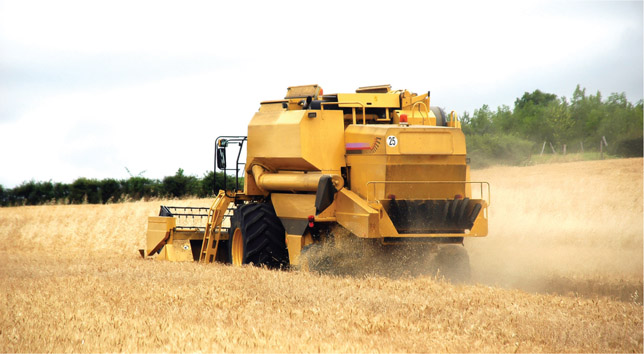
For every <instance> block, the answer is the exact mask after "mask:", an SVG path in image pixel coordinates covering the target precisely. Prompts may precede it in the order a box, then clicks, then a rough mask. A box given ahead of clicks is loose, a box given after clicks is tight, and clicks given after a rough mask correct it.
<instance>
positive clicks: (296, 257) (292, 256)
mask: <svg viewBox="0 0 644 354" xmlns="http://www.w3.org/2000/svg"><path fill="white" fill-rule="evenodd" d="M303 240H304V237H302V236H299V235H289V234H286V247H287V248H288V259H289V262H290V264H291V265H299V264H300V253H301V251H302V246H303Z"/></svg>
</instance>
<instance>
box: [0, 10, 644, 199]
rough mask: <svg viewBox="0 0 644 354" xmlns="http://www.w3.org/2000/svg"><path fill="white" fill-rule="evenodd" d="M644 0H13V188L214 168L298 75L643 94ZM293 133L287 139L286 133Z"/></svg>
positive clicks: (1, 160) (474, 97)
mask: <svg viewBox="0 0 644 354" xmlns="http://www.w3.org/2000/svg"><path fill="white" fill-rule="evenodd" d="M642 17H643V10H642V2H641V1H636V2H618V1H609V2H598V1H590V2H588V1H574V2H572V1H567V2H523V1H511V2H491V1H471V2H470V1H368V2H367V1H365V2H350V1H326V0H325V1H316V2H307V1H221V2H219V1H175V2H168V1H133V0H129V1H114V0H111V1H87V0H83V1H24V0H16V1H2V0H0V137H1V138H0V184H2V185H3V186H5V187H9V188H11V187H14V186H16V185H18V184H20V183H22V182H24V181H29V180H31V179H34V180H36V181H48V180H52V181H54V182H72V181H73V180H74V179H76V178H78V177H89V178H99V179H101V178H128V177H129V175H128V173H127V171H126V170H125V168H126V167H127V168H128V169H129V170H130V171H131V172H132V173H133V174H134V175H137V174H140V173H141V174H142V175H143V176H145V177H148V178H162V177H164V176H168V175H173V174H174V173H175V172H176V171H177V169H178V168H183V169H184V170H185V171H186V173H188V174H193V175H197V176H203V174H204V173H206V172H207V171H208V170H210V169H212V160H213V143H214V139H215V138H216V137H217V136H219V135H245V134H246V126H247V124H248V121H249V120H250V119H251V117H252V115H253V114H254V112H255V111H256V110H257V109H258V107H259V102H260V101H262V100H269V99H281V98H283V97H284V94H285V92H286V88H287V87H288V86H291V85H304V84H314V83H315V84H319V85H321V86H322V87H323V88H324V92H325V93H335V92H353V91H354V90H355V89H356V88H357V87H359V86H366V85H376V84H384V83H389V84H391V85H392V86H393V87H394V88H396V89H403V88H407V89H409V90H411V91H413V92H419V93H422V92H426V91H428V90H429V91H431V93H432V104H433V105H439V106H443V107H445V108H447V109H453V110H456V111H457V112H459V113H460V114H462V113H463V112H464V111H468V112H470V113H472V111H473V110H474V109H477V108H480V107H481V106H482V105H483V104H488V105H490V106H491V107H492V108H496V107H497V106H500V105H504V104H505V105H508V106H510V107H512V105H513V102H514V100H515V99H516V98H517V97H519V96H521V95H522V94H523V93H524V92H526V91H528V92H531V91H534V90H535V89H540V90H542V91H546V92H550V93H555V94H557V95H559V96H566V97H571V96H572V92H573V90H574V89H575V86H576V85H577V84H580V85H581V86H582V87H585V88H587V90H588V92H592V93H594V92H596V91H597V90H599V91H601V92H602V94H603V95H604V97H607V96H608V95H609V94H610V93H612V92H625V93H626V95H627V97H628V99H629V100H630V101H631V102H633V103H635V102H637V101H638V100H640V99H642V82H643V76H642V75H643V74H642V67H643V63H642V52H643V49H642V33H643V28H642ZM276 143H279V142H276Z"/></svg>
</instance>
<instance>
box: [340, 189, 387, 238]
mask: <svg viewBox="0 0 644 354" xmlns="http://www.w3.org/2000/svg"><path fill="white" fill-rule="evenodd" d="M336 203H337V205H336V218H337V221H338V223H339V224H340V225H342V226H344V227H345V228H346V229H347V230H349V231H351V232H352V233H353V234H355V235H356V236H358V237H370V238H373V237H380V233H379V231H378V224H379V213H378V211H377V210H374V209H373V208H371V207H370V206H369V204H367V202H366V201H365V200H364V199H362V198H360V196H358V195H357V194H355V193H353V192H352V191H350V190H347V189H346V188H343V189H342V190H340V191H339V192H338V196H337V201H336Z"/></svg>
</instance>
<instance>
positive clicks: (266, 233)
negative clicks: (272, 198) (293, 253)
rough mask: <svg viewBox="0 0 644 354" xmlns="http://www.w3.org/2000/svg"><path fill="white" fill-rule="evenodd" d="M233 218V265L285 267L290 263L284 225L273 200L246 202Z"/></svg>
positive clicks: (231, 254) (231, 230) (231, 247)
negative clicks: (276, 212)
mask: <svg viewBox="0 0 644 354" xmlns="http://www.w3.org/2000/svg"><path fill="white" fill-rule="evenodd" d="M231 221H232V223H231V228H230V234H229V236H230V242H229V249H230V251H229V253H230V260H231V262H232V264H233V265H236V266H240V265H242V264H251V263H252V264H254V265H256V266H266V267H269V268H282V267H285V266H286V265H287V264H288V263H289V262H288V251H287V249H286V240H285V231H284V227H283V226H282V222H281V221H280V219H279V218H278V217H277V215H275V210H274V209H273V206H272V205H271V204H269V203H251V204H245V205H242V206H240V207H238V208H237V209H236V210H235V213H234V214H233V217H232V220H231Z"/></svg>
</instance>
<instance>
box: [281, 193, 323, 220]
mask: <svg viewBox="0 0 644 354" xmlns="http://www.w3.org/2000/svg"><path fill="white" fill-rule="evenodd" d="M271 201H272V202H273V207H274V208H275V214H277V216H279V217H288V218H298V219H306V218H308V216H309V215H315V194H290V193H289V194H285V193H273V194H271Z"/></svg>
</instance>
